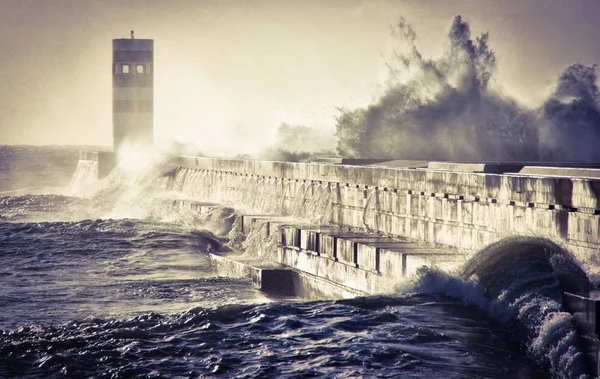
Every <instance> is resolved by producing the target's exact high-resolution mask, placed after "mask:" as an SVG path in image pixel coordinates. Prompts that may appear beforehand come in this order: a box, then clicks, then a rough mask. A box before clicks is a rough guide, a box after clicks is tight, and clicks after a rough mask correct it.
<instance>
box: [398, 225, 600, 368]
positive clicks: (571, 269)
mask: <svg viewBox="0 0 600 379" xmlns="http://www.w3.org/2000/svg"><path fill="white" fill-rule="evenodd" d="M589 286H590V284H589V281H588V279H587V277H586V275H585V272H583V270H582V269H581V268H580V267H579V266H578V264H577V263H576V260H575V259H574V258H573V257H571V256H570V255H569V254H568V253H567V252H566V251H564V250H562V249H561V248H560V247H559V246H557V245H555V244H553V243H552V242H550V241H547V240H543V239H539V238H525V237H520V238H511V239H508V240H505V241H501V242H499V243H496V244H493V245H491V246H489V247H488V248H486V249H484V250H482V251H481V252H479V253H478V254H476V255H475V256H474V257H472V259H471V260H470V261H469V262H467V264H466V265H465V267H464V271H463V273H462V275H453V274H450V273H447V272H443V271H439V270H436V269H432V268H425V267H423V268H422V269H421V270H420V271H419V272H418V274H417V276H416V277H415V278H413V280H412V281H411V283H409V284H405V285H404V286H403V287H401V289H400V290H401V292H411V291H413V292H416V293H441V294H445V295H447V296H451V297H455V298H459V299H463V300H464V301H465V302H466V303H468V304H472V305H476V306H477V307H479V308H481V309H484V310H486V311H488V312H489V313H490V314H491V315H492V316H493V317H494V318H495V319H497V320H498V321H500V322H501V323H502V324H503V325H505V326H506V327H507V328H508V329H509V330H511V331H513V333H514V334H515V336H516V337H517V338H518V339H519V340H521V341H522V343H523V346H524V348H525V349H526V350H527V352H528V354H529V355H531V357H532V358H533V359H535V361H536V362H537V363H538V364H539V365H540V366H542V367H544V368H545V370H547V371H548V372H549V373H550V374H551V376H552V377H557V378H584V377H587V374H586V372H587V367H586V361H585V354H584V351H583V350H582V346H581V341H580V337H579V335H578V333H577V332H576V330H575V328H574V325H573V322H572V316H571V314H569V313H568V312H566V311H565V310H564V308H563V306H562V304H563V300H562V296H563V291H565V290H567V291H572V292H585V291H588V290H589Z"/></svg>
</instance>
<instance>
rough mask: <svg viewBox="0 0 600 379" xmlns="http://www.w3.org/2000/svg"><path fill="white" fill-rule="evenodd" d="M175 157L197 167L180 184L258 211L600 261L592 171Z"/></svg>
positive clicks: (467, 246) (473, 246) (458, 244)
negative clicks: (532, 244) (540, 247)
mask: <svg viewBox="0 0 600 379" xmlns="http://www.w3.org/2000/svg"><path fill="white" fill-rule="evenodd" d="M174 164H175V166H177V167H179V168H180V170H187V172H186V174H187V175H195V177H196V182H193V181H190V180H188V181H187V182H188V185H189V186H190V188H189V189H188V190H192V187H194V188H193V190H194V191H200V193H197V194H198V195H200V196H202V197H203V198H205V199H213V200H215V201H229V202H232V203H236V204H241V205H244V204H246V205H248V206H249V207H251V208H253V209H259V210H261V211H263V212H265V213H273V214H283V215H302V216H306V217H313V218H316V219H318V220H316V221H322V222H330V223H333V224H338V225H344V226H347V227H351V228H352V229H353V230H356V231H370V232H376V233H379V234H382V235H386V236H392V237H407V238H410V239H413V240H417V241H423V242H426V243H431V244H439V245H445V246H449V247H454V248H457V249H460V250H463V251H475V250H479V249H481V248H483V247H485V246H487V245H489V244H491V243H493V242H495V241H498V240H501V239H504V238H506V237H509V236H514V235H527V236H537V237H543V238H548V239H550V240H552V241H554V242H556V243H558V244H560V245H562V246H564V247H565V248H566V249H567V250H569V251H570V252H572V253H573V254H574V255H575V256H576V257H577V258H578V259H579V260H580V261H582V262H594V263H597V261H598V257H597V256H598V254H597V252H598V246H600V245H599V244H600V236H599V229H600V224H599V217H600V204H599V198H600V179H596V178H583V177H568V176H556V175H557V174H558V173H559V172H556V171H553V176H543V175H538V176H535V175H524V174H490V173H474V172H461V171H449V170H441V169H410V168H390V167H376V166H347V165H332V164H319V163H289V162H268V161H252V160H235V159H220V158H202V157H188V156H182V157H179V158H177V159H176V161H175V162H174ZM194 183H195V184H194ZM181 185H183V183H181ZM181 189H183V188H181Z"/></svg>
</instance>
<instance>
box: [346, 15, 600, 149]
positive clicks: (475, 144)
mask: <svg viewBox="0 0 600 379" xmlns="http://www.w3.org/2000/svg"><path fill="white" fill-rule="evenodd" d="M391 38H392V39H393V40H394V46H393V48H392V49H391V50H392V51H391V52H390V54H389V55H390V57H389V60H388V62H387V70H388V74H387V76H388V77H387V80H386V84H385V86H384V88H383V92H382V94H381V95H380V96H379V97H378V98H377V100H376V101H375V102H374V103H373V104H371V105H369V106H368V107H366V108H358V109H343V108H342V109H340V115H339V116H338V117H337V120H336V136H337V137H338V139H339V141H338V146H337V150H338V153H339V154H340V155H342V156H346V157H352V158H382V157H383V158H391V159H394V158H396V159H397V158H399V157H402V158H405V159H428V160H487V161H490V160H525V161H538V160H546V161H550V160H551V161H561V160H563V161H564V160H585V161H595V160H598V159H600V152H599V150H598V149H595V148H593V146H597V145H598V143H599V142H600V127H599V125H600V96H599V95H598V88H597V85H596V78H597V77H596V72H595V68H596V67H595V66H585V65H581V64H574V65H572V66H570V67H568V68H567V69H566V70H565V71H564V72H563V73H562V74H561V75H560V77H559V80H558V83H557V85H556V90H555V91H554V93H553V94H552V95H551V96H550V97H549V98H548V99H547V100H546V101H545V102H544V104H543V105H542V106H541V107H540V108H539V109H534V110H531V109H527V108H526V107H524V106H522V105H520V104H519V103H518V102H517V101H516V100H515V99H511V98H510V97H508V96H506V95H505V94H503V93H502V92H501V91H500V90H499V89H497V88H495V87H494V84H493V78H494V74H495V72H496V67H497V61H496V57H495V54H494V52H493V50H492V49H491V47H490V37H489V34H488V33H484V34H482V35H481V36H478V37H473V36H472V35H471V30H470V27H469V24H468V23H467V22H466V21H465V20H464V19H463V18H462V17H461V16H456V17H455V18H454V21H453V22H452V25H451V27H450V31H449V33H448V34H447V38H446V48H445V50H444V52H443V53H442V54H441V56H439V57H435V58H427V57H424V56H423V54H422V53H421V52H420V51H419V48H418V46H417V34H416V32H415V31H414V29H413V28H412V27H411V26H410V24H408V22H407V21H406V20H404V19H400V21H399V22H398V23H397V24H396V25H394V27H393V28H392V33H391ZM582 147H583V148H582Z"/></svg>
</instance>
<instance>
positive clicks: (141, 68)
mask: <svg viewBox="0 0 600 379" xmlns="http://www.w3.org/2000/svg"><path fill="white" fill-rule="evenodd" d="M135 73H136V74H143V73H144V65H143V64H136V65H135Z"/></svg>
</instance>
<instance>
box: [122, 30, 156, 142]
mask: <svg viewBox="0 0 600 379" xmlns="http://www.w3.org/2000/svg"><path fill="white" fill-rule="evenodd" d="M112 42H113V44H112V46H113V65H112V78H113V151H114V152H118V151H119V150H120V148H121V147H123V146H124V145H125V146H127V145H136V146H140V145H141V146H145V147H151V146H152V142H153V128H154V40H151V39H137V38H135V36H134V32H133V30H132V31H131V38H120V39H114V40H113V41H112Z"/></svg>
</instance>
